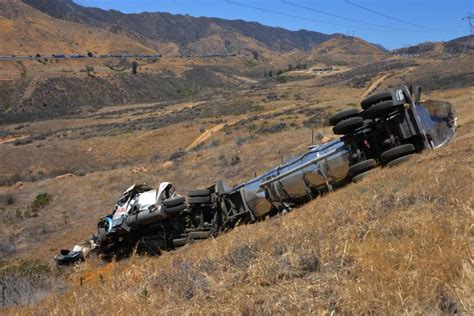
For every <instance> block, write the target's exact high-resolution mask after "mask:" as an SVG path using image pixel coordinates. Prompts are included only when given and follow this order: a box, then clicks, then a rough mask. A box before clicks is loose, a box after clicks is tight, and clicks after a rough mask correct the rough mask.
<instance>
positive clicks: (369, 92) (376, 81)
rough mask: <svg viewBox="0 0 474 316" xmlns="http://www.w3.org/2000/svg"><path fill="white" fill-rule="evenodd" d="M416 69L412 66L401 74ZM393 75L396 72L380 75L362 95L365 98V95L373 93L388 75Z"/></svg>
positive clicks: (402, 74)
mask: <svg viewBox="0 0 474 316" xmlns="http://www.w3.org/2000/svg"><path fill="white" fill-rule="evenodd" d="M414 69H415V67H410V68H408V69H407V70H405V71H404V72H402V73H401V74H400V76H405V75H406V74H408V73H410V72H412V71H413V70H414ZM393 75H395V74H394V73H391V74H386V75H384V76H382V77H380V78H379V79H377V80H375V81H374V82H372V84H371V85H370V86H369V87H368V88H367V90H365V92H364V94H363V95H362V98H365V97H367V96H369V95H370V94H372V92H374V91H375V90H376V89H377V88H378V87H379V86H380V84H381V83H382V82H383V81H384V80H385V79H387V78H388V77H391V76H393Z"/></svg>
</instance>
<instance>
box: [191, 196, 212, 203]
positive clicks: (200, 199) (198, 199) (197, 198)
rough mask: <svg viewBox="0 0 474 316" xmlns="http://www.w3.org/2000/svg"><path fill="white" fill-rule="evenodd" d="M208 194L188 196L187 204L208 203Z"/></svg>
mask: <svg viewBox="0 0 474 316" xmlns="http://www.w3.org/2000/svg"><path fill="white" fill-rule="evenodd" d="M210 203H211V197H210V196H193V197H190V198H188V204H210Z"/></svg>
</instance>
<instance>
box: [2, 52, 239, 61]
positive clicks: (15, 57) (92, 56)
mask: <svg viewBox="0 0 474 316" xmlns="http://www.w3.org/2000/svg"><path fill="white" fill-rule="evenodd" d="M236 56H237V55H236V54H230V55H221V54H213V55H180V56H176V57H177V58H227V57H236ZM162 57H163V56H162V55H143V54H138V55H135V54H104V55H95V54H86V55H81V54H52V55H40V54H37V55H34V56H33V55H28V56H27V55H0V61H16V60H18V61H20V60H44V59H101V58H141V59H156V58H162Z"/></svg>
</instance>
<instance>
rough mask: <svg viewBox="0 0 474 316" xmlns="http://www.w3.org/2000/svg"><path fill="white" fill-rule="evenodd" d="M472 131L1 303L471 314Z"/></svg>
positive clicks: (89, 309)
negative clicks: (203, 237)
mask: <svg viewBox="0 0 474 316" xmlns="http://www.w3.org/2000/svg"><path fill="white" fill-rule="evenodd" d="M461 114H462V113H461ZM473 134H474V121H473V119H472V115H471V116H470V118H469V119H462V125H461V127H460V130H459V134H458V136H457V138H456V139H455V141H454V142H453V143H452V144H451V145H450V146H448V147H446V148H443V149H441V150H438V151H435V152H429V153H425V154H423V155H421V156H417V157H416V158H414V159H412V160H411V161H410V162H408V163H407V164H405V165H403V166H400V167H396V168H392V169H385V170H378V171H376V172H374V173H373V174H372V175H371V176H370V177H368V178H367V179H365V180H364V181H362V182H360V183H358V184H353V185H350V186H348V187H346V188H343V189H341V190H338V191H337V192H334V193H331V194H328V195H326V196H324V197H322V198H320V199H317V200H315V201H314V202H311V203H309V204H308V205H306V206H304V207H302V208H299V209H297V210H295V211H294V212H292V213H290V214H288V215H285V216H281V217H279V218H273V219H270V220H267V221H264V222H260V223H257V224H254V225H249V226H241V227H238V228H237V229H235V230H234V231H232V232H230V233H228V234H226V235H223V236H221V237H219V238H218V239H216V240H209V241H205V242H201V243H198V244H194V245H191V246H188V247H186V248H184V249H181V250H179V251H176V252H173V253H167V254H164V255H163V256H161V257H159V258H140V257H134V258H131V259H129V260H127V261H122V262H116V263H112V264H110V265H107V266H104V267H102V268H98V267H97V262H94V261H92V262H89V263H86V264H82V265H79V266H77V267H76V268H75V269H74V270H73V271H70V272H68V273H67V275H68V289H67V291H66V292H65V294H54V295H51V296H50V297H48V298H46V299H45V300H44V301H43V302H42V303H40V304H39V305H36V306H35V307H34V309H28V308H25V309H20V310H11V311H12V312H15V313H17V312H19V313H21V314H23V313H25V314H30V313H34V314H38V313H49V312H51V311H53V312H54V313H58V314H64V313H70V312H71V311H76V312H77V313H85V314H93V313H95V312H96V311H97V310H100V311H102V312H103V313H107V314H115V313H120V314H128V313H132V314H143V313H145V314H155V313H157V312H159V313H189V312H192V311H196V312H197V311H199V312H200V313H216V314H217V313H229V314H233V313H237V314H253V313H258V314H261V313H264V314H273V313H304V314H310V313H326V312H327V313H331V312H338V313H347V312H350V313H356V314H360V313H375V314H386V313H409V314H418V313H426V314H452V313H465V314H471V313H472V312H473V308H474V306H473V304H474V302H473V300H472V288H473V285H474V284H473V281H474V279H473V277H474V274H473V272H474V271H473V267H472V253H471V249H470V246H471V245H472V238H473V232H472V202H473V201H472V196H473V194H472V193H473V192H472V189H473V188H472V172H473V161H472V155H471V154H472V141H473ZM459 161H463V163H462V164H460V163H459ZM81 278H82V279H83V282H82V283H83V284H82V286H81V285H80V283H81ZM111 303H112V304H111Z"/></svg>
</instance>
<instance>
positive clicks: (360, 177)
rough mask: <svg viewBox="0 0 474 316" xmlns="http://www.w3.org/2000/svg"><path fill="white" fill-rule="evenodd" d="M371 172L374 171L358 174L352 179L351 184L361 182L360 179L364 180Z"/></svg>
mask: <svg viewBox="0 0 474 316" xmlns="http://www.w3.org/2000/svg"><path fill="white" fill-rule="evenodd" d="M372 171H374V170H368V171H366V172H362V173H359V174H358V175H356V176H355V177H354V178H352V182H354V183H357V182H359V181H360V180H362V179H364V178H365V177H367V176H368V175H369V174H370V173H371V172H372Z"/></svg>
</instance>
